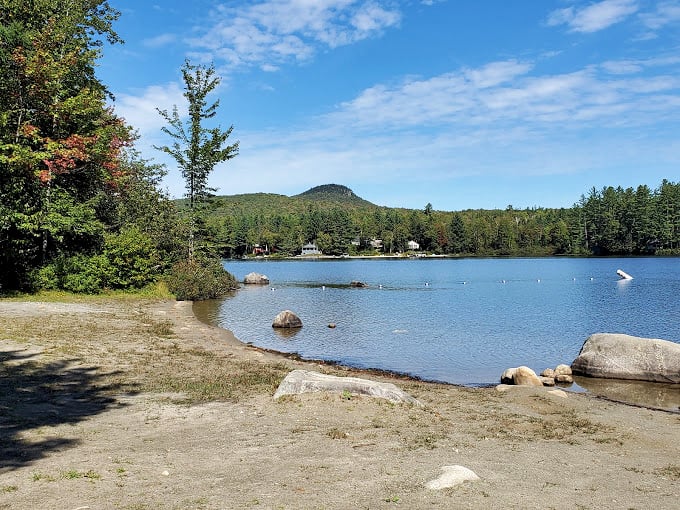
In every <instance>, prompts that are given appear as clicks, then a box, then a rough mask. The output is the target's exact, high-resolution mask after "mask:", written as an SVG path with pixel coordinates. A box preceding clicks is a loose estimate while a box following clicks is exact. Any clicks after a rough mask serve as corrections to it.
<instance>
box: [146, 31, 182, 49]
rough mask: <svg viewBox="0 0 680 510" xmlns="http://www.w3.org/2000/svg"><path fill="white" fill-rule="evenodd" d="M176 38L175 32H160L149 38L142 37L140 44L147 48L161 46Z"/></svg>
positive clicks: (170, 42)
mask: <svg viewBox="0 0 680 510" xmlns="http://www.w3.org/2000/svg"><path fill="white" fill-rule="evenodd" d="M176 40H177V35H176V34H160V35H157V36H156V37H151V38H149V39H144V40H143V41H142V44H143V45H144V46H146V47H147V48H162V47H163V46H167V45H169V44H172V43H174V42H175V41H176Z"/></svg>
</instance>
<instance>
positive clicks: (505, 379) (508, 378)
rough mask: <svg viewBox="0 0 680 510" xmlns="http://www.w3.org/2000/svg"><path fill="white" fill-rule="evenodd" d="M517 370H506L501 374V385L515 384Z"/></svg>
mask: <svg viewBox="0 0 680 510" xmlns="http://www.w3.org/2000/svg"><path fill="white" fill-rule="evenodd" d="M516 371H517V369H516V368H506V369H505V371H504V372H503V373H502V374H501V384H515V372H516Z"/></svg>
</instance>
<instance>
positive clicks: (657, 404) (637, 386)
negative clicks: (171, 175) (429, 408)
mask: <svg viewBox="0 0 680 510" xmlns="http://www.w3.org/2000/svg"><path fill="white" fill-rule="evenodd" d="M178 303H189V304H188V305H186V306H188V308H189V310H190V313H191V315H192V316H193V318H194V319H195V320H197V321H198V322H200V323H201V324H205V325H206V326H208V327H211V328H214V329H216V330H219V331H222V332H225V334H226V337H225V338H226V339H227V342H228V343H229V344H234V342H235V344H234V345H240V346H243V347H246V348H250V349H255V350H257V351H259V352H262V353H266V354H268V355H271V356H275V357H277V358H279V359H288V360H292V361H298V362H300V363H307V364H310V365H320V366H327V367H339V368H343V369H346V370H351V371H354V372H356V373H358V374H364V375H365V376H371V375H376V376H381V377H385V378H391V379H395V380H407V381H414V382H419V383H423V384H438V385H447V386H452V387H459V388H479V389H494V388H496V387H497V386H498V385H499V384H500V376H499V380H498V382H496V383H471V384H464V383H463V384H456V383H450V382H446V381H437V380H431V379H427V378H423V377H418V376H415V375H411V374H408V373H404V372H398V371H393V370H385V369H381V368H365V367H356V366H352V365H347V364H345V363H342V362H341V361H337V360H325V359H312V358H305V357H303V356H301V355H300V354H299V353H296V352H283V351H277V350H275V349H268V348H265V347H259V346H257V345H255V344H254V343H252V342H243V341H241V340H239V339H238V338H237V337H236V335H235V334H234V333H233V332H232V331H230V330H229V329H226V328H223V327H221V326H219V325H218V324H216V323H215V322H214V321H213V320H211V319H210V318H208V317H204V316H201V315H200V314H197V313H195V311H194V303H193V302H189V301H187V302H179V301H178ZM546 388H548V387H546ZM554 388H555V389H560V390H563V391H566V392H569V393H571V394H580V393H582V394H586V395H588V396H590V397H594V398H600V399H604V400H607V401H610V402H613V403H617V404H622V405H629V406H633V407H640V408H644V409H650V410H655V411H662V412H667V413H671V414H680V386H679V385H672V384H664V383H651V382H645V381H635V380H623V379H598V378H592V377H583V376H574V384H573V385H556V386H554ZM626 392H628V395H626ZM631 394H632V395H633V397H632V398H630V395H631Z"/></svg>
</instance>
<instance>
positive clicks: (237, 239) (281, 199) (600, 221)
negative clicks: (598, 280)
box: [205, 180, 680, 257]
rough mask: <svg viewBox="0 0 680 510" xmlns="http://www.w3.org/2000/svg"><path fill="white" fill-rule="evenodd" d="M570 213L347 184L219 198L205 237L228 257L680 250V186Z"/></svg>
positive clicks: (638, 191)
mask: <svg viewBox="0 0 680 510" xmlns="http://www.w3.org/2000/svg"><path fill="white" fill-rule="evenodd" d="M574 200H575V204H574V206H573V207H570V208H560V209H554V208H552V209H551V208H542V207H540V208H531V209H513V208H512V207H511V206H508V207H507V208H506V209H503V210H481V209H480V210H465V211H436V210H433V208H432V206H431V205H430V204H427V205H425V206H424V208H423V209H403V208H389V207H381V206H377V205H375V204H372V203H371V202H368V201H366V200H364V199H362V198H360V197H358V196H356V195H355V194H354V192H353V191H352V190H351V189H349V188H347V187H345V186H341V185H337V184H328V185H324V186H317V187H315V188H312V189H310V190H308V191H306V192H304V193H301V194H299V195H295V196H292V197H288V196H284V195H277V194H267V193H255V194H246V195H232V196H220V197H215V198H214V199H213V201H212V203H211V204H210V205H209V210H208V211H207V217H206V223H205V226H206V229H207V231H206V235H208V237H210V238H211V239H212V240H213V241H214V242H215V243H216V244H217V246H218V247H219V248H220V250H221V252H222V255H223V256H225V257H238V256H243V255H248V254H253V253H258V254H259V253H262V251H263V250H264V252H265V253H269V254H271V255H274V254H277V255H282V256H291V255H295V254H298V253H299V252H300V249H301V247H302V245H303V244H305V243H308V242H315V243H316V244H317V245H318V247H319V248H320V249H321V250H322V251H323V253H324V254H328V255H340V254H343V253H350V254H375V253H404V252H406V251H408V250H409V246H410V247H413V246H415V245H414V244H413V243H411V241H414V242H415V243H417V245H418V248H416V250H418V251H425V252H429V253H435V254H445V255H465V256H494V255H508V256H513V255H514V256H519V255H521V256H541V255H558V254H565V255H640V254H657V255H660V254H665V255H679V254H680V183H673V182H669V181H666V180H664V181H663V182H662V183H661V184H660V186H659V187H658V188H656V189H651V188H649V187H648V186H645V185H641V186H638V187H637V188H626V189H623V188H621V187H616V188H614V187H611V186H609V187H605V188H602V189H601V190H597V189H595V188H592V189H591V190H590V191H588V192H587V193H585V194H584V195H582V196H581V197H580V199H579V197H575V199H574Z"/></svg>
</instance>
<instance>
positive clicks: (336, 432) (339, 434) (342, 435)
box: [327, 427, 349, 439]
mask: <svg viewBox="0 0 680 510" xmlns="http://www.w3.org/2000/svg"><path fill="white" fill-rule="evenodd" d="M327 436H328V437H330V438H331V439H347V438H348V437H349V435H348V434H347V432H344V431H342V430H340V429H338V428H335V427H333V428H332V429H330V430H329V431H328V433H327Z"/></svg>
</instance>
